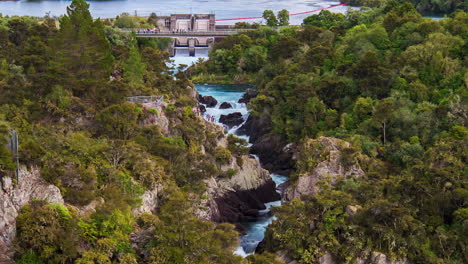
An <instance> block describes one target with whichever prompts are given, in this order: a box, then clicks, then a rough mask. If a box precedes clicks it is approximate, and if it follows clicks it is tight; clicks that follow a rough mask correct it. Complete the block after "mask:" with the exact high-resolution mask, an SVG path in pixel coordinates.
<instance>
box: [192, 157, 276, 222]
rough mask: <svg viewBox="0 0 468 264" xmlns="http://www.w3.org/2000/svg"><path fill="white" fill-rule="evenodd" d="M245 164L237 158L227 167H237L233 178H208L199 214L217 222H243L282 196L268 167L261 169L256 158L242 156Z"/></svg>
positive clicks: (226, 167)
mask: <svg viewBox="0 0 468 264" xmlns="http://www.w3.org/2000/svg"><path fill="white" fill-rule="evenodd" d="M242 161H243V162H242V166H239V165H237V163H236V161H235V159H232V161H231V163H230V164H229V165H227V166H224V168H223V169H224V170H227V169H234V170H236V174H235V175H233V176H232V177H231V178H228V179H227V178H210V179H207V180H205V183H206V185H207V189H206V192H205V197H207V198H206V199H204V200H203V201H202V202H201V206H200V208H199V210H198V211H197V215H198V216H199V217H201V218H203V219H207V220H212V221H215V222H241V221H246V220H249V219H253V218H255V217H257V216H258V214H259V210H263V209H265V205H264V204H265V203H267V202H272V201H277V200H279V199H281V197H280V195H279V194H278V193H277V192H276V186H275V183H274V182H273V180H272V179H271V178H270V176H269V173H268V171H267V170H265V169H263V168H261V166H260V163H259V162H258V160H257V159H255V158H253V157H252V156H247V155H244V156H242Z"/></svg>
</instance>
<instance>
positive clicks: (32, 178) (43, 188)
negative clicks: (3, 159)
mask: <svg viewBox="0 0 468 264" xmlns="http://www.w3.org/2000/svg"><path fill="white" fill-rule="evenodd" d="M33 199H41V200H47V201H49V202H50V203H64V201H63V197H62V195H61V193H60V190H59V188H57V187H56V186H54V185H51V184H49V183H47V182H45V181H44V180H43V179H42V178H41V176H40V174H39V169H38V168H31V169H29V170H28V169H27V168H26V167H24V166H22V167H20V179H19V183H17V184H16V183H14V182H13V179H12V178H10V177H4V178H2V179H1V188H0V263H3V262H5V263H8V262H9V257H10V255H11V254H10V252H8V247H9V245H10V244H11V242H12V240H13V238H14V235H15V230H16V217H17V216H18V213H19V210H20V209H21V208H22V207H23V206H24V205H25V204H27V203H28V202H29V201H31V200H33Z"/></svg>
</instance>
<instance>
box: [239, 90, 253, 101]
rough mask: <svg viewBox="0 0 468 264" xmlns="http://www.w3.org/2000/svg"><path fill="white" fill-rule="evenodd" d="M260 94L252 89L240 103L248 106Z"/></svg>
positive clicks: (243, 96)
mask: <svg viewBox="0 0 468 264" xmlns="http://www.w3.org/2000/svg"><path fill="white" fill-rule="evenodd" d="M257 95H258V93H257V92H256V91H254V90H252V89H248V90H247V91H246V92H245V94H244V95H242V98H241V99H239V101H238V103H244V104H247V103H248V102H250V100H251V99H252V98H255V97H257Z"/></svg>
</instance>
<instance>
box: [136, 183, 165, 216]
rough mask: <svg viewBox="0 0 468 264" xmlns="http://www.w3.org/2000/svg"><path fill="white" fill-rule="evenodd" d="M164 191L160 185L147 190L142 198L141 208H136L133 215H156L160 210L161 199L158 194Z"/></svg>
mask: <svg viewBox="0 0 468 264" xmlns="http://www.w3.org/2000/svg"><path fill="white" fill-rule="evenodd" d="M162 189H163V186H162V185H160V184H158V185H156V186H155V187H154V188H153V189H151V190H147V191H146V192H145V193H144V194H143V195H142V196H141V197H140V198H141V200H142V201H141V203H142V204H141V206H140V207H138V208H135V209H134V210H133V213H134V214H135V215H140V214H142V213H156V209H157V208H158V204H159V198H158V194H159V193H160V192H161V190H162Z"/></svg>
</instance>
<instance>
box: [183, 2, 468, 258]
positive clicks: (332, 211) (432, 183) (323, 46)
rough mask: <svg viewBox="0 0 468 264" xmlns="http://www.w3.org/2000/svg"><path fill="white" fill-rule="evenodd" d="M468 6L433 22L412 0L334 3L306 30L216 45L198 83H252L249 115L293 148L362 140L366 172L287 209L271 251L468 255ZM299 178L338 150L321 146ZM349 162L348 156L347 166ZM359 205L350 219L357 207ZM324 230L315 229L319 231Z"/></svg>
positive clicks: (302, 160)
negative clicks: (338, 8) (353, 6)
mask: <svg viewBox="0 0 468 264" xmlns="http://www.w3.org/2000/svg"><path fill="white" fill-rule="evenodd" d="M467 55H468V14H467V13H466V12H464V11H462V10H457V11H455V12H453V13H451V14H449V15H448V16H447V18H446V19H443V20H440V21H435V20H431V19H428V18H424V17H423V16H422V15H421V14H420V13H419V12H418V10H417V9H416V8H415V7H414V6H413V5H412V4H410V3H403V4H400V3H398V2H396V1H388V2H387V4H386V5H383V6H381V7H378V8H373V9H370V10H367V11H365V12H362V11H350V12H348V14H347V15H346V16H345V15H342V14H334V13H331V12H329V11H322V12H321V13H320V14H318V15H312V16H310V17H308V18H306V19H304V23H303V26H302V27H294V26H293V27H287V28H282V29H280V30H279V31H278V30H274V29H271V28H260V29H258V30H255V31H245V32H244V33H242V34H239V35H236V36H232V37H230V38H226V39H225V40H224V41H223V42H221V43H217V44H216V45H215V47H214V49H213V50H212V51H211V53H210V59H209V60H208V61H207V62H199V64H198V65H197V66H196V67H194V68H193V69H191V70H190V74H191V75H192V76H193V79H195V80H206V81H210V80H214V81H220V82H224V81H228V82H229V81H231V82H253V83H255V85H256V88H257V89H258V91H259V92H260V94H259V95H258V96H257V97H256V98H254V99H253V100H252V101H251V102H250V103H249V108H250V114H251V115H252V116H254V117H255V116H258V117H261V118H262V119H265V117H268V119H269V122H270V123H271V131H270V133H273V134H277V135H280V136H281V137H282V138H283V139H284V140H286V141H287V142H291V143H298V144H302V143H301V142H310V139H316V138H320V137H323V136H325V137H333V138H339V139H343V140H345V141H348V142H350V143H351V147H350V148H347V149H346V152H345V153H344V154H343V155H344V156H343V162H346V163H345V164H349V166H350V165H353V164H359V165H360V166H361V167H362V168H363V170H364V171H365V174H366V177H362V178H359V179H341V180H339V181H338V182H337V183H335V184H334V185H333V186H330V185H328V184H323V186H322V185H321V187H320V188H321V191H320V192H319V194H317V195H315V196H313V197H301V199H294V200H292V201H291V202H288V203H286V204H283V205H282V206H281V207H279V208H275V214H276V216H277V217H278V219H277V220H276V221H274V222H273V224H272V225H271V226H269V228H268V230H267V238H266V240H265V250H266V251H270V252H278V251H283V252H284V251H286V252H287V253H288V255H290V256H292V257H293V259H295V260H297V261H298V262H299V263H316V261H317V259H318V258H319V257H320V256H322V255H323V254H324V252H328V253H331V255H333V256H334V257H335V259H336V260H337V261H338V263H355V261H356V259H358V258H359V257H360V256H361V255H362V254H363V252H364V253H365V252H368V251H373V252H382V253H384V254H386V255H387V256H390V257H391V258H393V259H407V260H409V261H411V262H412V263H466V262H467V261H468V251H467V242H468V236H467V234H468V229H467V228H468V214H467V212H468V208H467V203H468V188H467V187H468V185H467V184H468V174H467V172H468V171H467V169H468V167H467V166H466V164H467V158H468V156H467V154H468V152H467V143H468V137H467V136H468V130H467V121H468V119H467V113H468V112H467V110H468V108H467V100H468V97H467V96H468V94H467V91H468V89H467V88H468V70H467V69H468V68H467V66H468V60H467V58H468V56H467ZM302 152H303V153H304V154H303V155H302V156H300V157H299V159H298V160H297V162H296V168H295V171H294V173H293V174H292V176H291V178H290V184H292V185H293V186H294V182H295V181H297V179H298V178H299V177H301V176H303V175H307V173H310V169H311V167H313V166H314V165H316V164H317V163H318V162H319V161H321V160H323V159H326V157H327V156H325V157H323V155H326V153H325V154H323V155H322V156H320V155H316V154H314V153H315V152H314V150H313V149H311V150H310V151H309V152H307V149H305V150H303V151H302ZM345 166H346V165H345ZM349 205H356V206H357V208H360V210H359V211H358V213H357V214H356V215H355V216H350V214H349V213H348V212H347V210H346V208H347V206H349ZM312 226H313V228H312Z"/></svg>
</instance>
